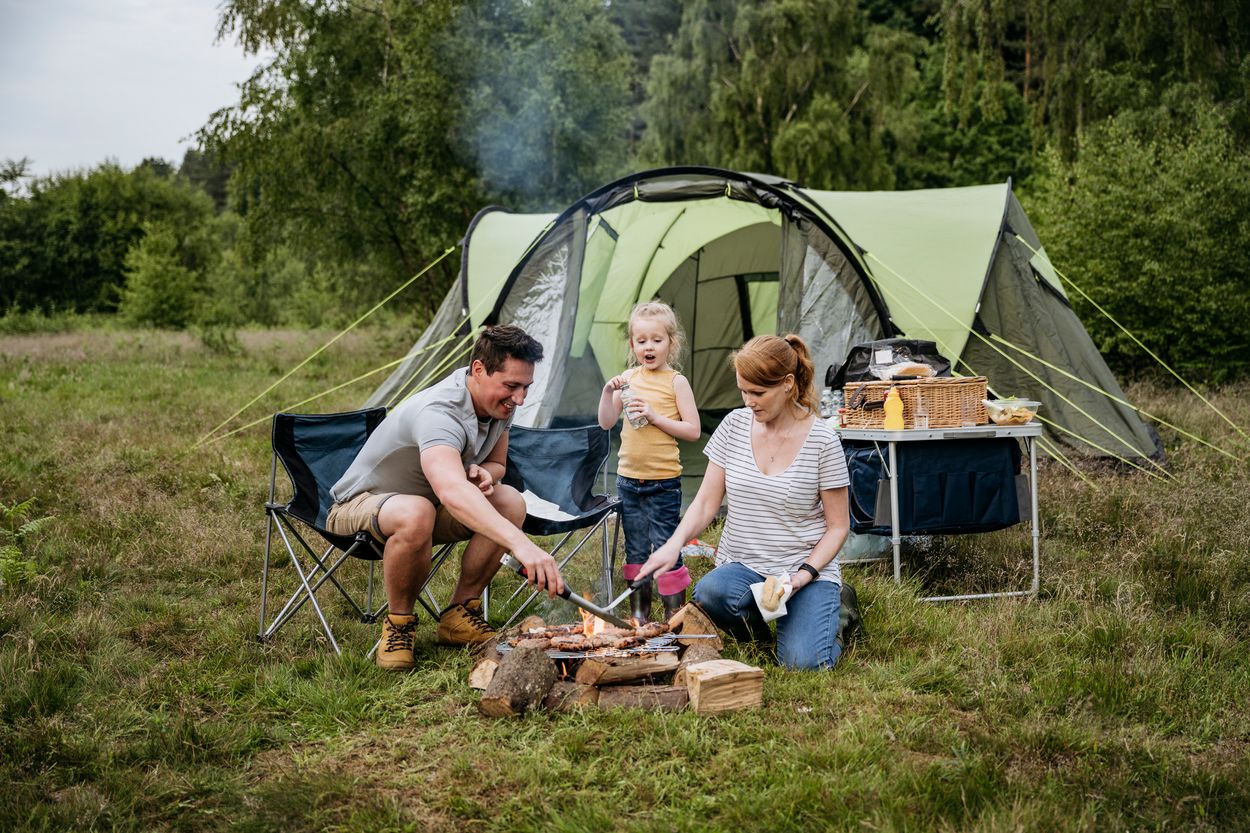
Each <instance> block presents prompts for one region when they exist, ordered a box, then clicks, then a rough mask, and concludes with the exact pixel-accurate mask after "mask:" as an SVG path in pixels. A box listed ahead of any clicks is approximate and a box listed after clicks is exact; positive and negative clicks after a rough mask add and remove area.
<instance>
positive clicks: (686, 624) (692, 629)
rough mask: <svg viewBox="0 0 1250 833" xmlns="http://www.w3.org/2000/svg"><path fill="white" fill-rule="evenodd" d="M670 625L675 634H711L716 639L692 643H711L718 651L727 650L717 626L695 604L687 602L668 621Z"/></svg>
mask: <svg viewBox="0 0 1250 833" xmlns="http://www.w3.org/2000/svg"><path fill="white" fill-rule="evenodd" d="M668 624H669V626H670V627H672V629H673V633H710V634H713V635H714V636H715V637H716V638H715V639H699V640H691V641H692V642H694V641H697V642H710V643H711V644H712V645H715V646H716V650H718V651H722V650H724V649H725V643H724V641H722V640H721V638H720V634H719V633H718V632H717V630H716V625H715V624H713V622H712V620H711V619H709V618H708V617H707V614H706V613H704V612H703V610H702V608H700V607H699V606H698V605H697V604H695V603H694V602H687V603H686V604H685V605H684V606H683V607H682V608H681V609H680V610H678V611H677V612H676V613H674V614H673V618H671V619H669V620H668Z"/></svg>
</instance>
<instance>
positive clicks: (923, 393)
mask: <svg viewBox="0 0 1250 833" xmlns="http://www.w3.org/2000/svg"><path fill="white" fill-rule="evenodd" d="M892 387H896V388H898V393H899V396H900V397H901V398H902V400H903V424H904V425H906V426H907V427H908V428H915V427H916V411H917V406H918V405H919V404H921V403H923V404H924V408H925V410H927V411H928V412H929V427H930V428H958V427H959V426H961V425H964V424H966V423H965V420H967V421H969V422H971V424H973V425H984V424H985V423H987V422H988V421H989V417H988V415H987V414H986V412H985V405H984V404H983V403H982V401H981V400H983V399H985V394H986V379H985V377H984V376H935V377H931V378H928V379H899V380H896V381H893V382H878V381H871V382H852V383H851V384H849V385H847V386H846V387H845V388H843V394H844V396H845V399H846V411H845V412H843V414H842V424H843V425H844V426H846V427H847V428H883V427H885V408H883V407H882V403H884V402H885V395H886V393H888V392H889V390H890V388H892Z"/></svg>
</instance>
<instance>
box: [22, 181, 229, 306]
mask: <svg viewBox="0 0 1250 833" xmlns="http://www.w3.org/2000/svg"><path fill="white" fill-rule="evenodd" d="M26 190H27V191H28V192H29V195H28V196H24V197H22V198H18V199H7V200H4V201H0V241H3V243H2V244H0V307H5V308H7V307H10V306H13V305H16V306H17V307H18V308H19V309H33V308H35V307H41V308H44V309H72V310H75V311H77V312H96V311H103V312H109V311H113V310H115V309H116V307H117V303H118V300H119V290H120V288H121V286H122V284H123V282H124V271H125V260H126V255H127V252H128V251H129V250H130V248H131V246H133V245H134V244H136V243H137V242H138V241H139V240H140V239H141V238H142V236H143V229H144V224H145V223H153V224H156V223H163V224H165V225H167V226H168V227H170V228H176V229H182V230H187V232H188V233H190V232H191V231H192V230H194V229H197V228H199V227H201V226H202V225H203V224H204V223H205V222H206V221H207V220H208V218H209V217H210V216H211V215H212V210H213V209H212V202H211V201H210V200H209V199H208V197H206V196H205V195H204V193H203V192H201V191H198V190H196V189H194V188H192V187H191V186H190V185H188V184H187V183H185V182H183V181H181V180H178V179H176V178H171V177H166V176H161V175H159V174H158V173H157V172H156V171H155V170H154V169H153V167H152V166H151V165H148V166H142V165H141V166H139V167H136V168H135V169H134V170H132V171H124V170H122V169H121V168H119V167H118V166H116V165H113V164H110V163H106V164H103V165H101V166H99V167H98V168H94V169H92V170H90V171H85V172H82V171H79V172H74V173H63V174H55V175H53V176H50V177H37V178H34V179H32V180H30V181H29V182H28V183H27V185H26Z"/></svg>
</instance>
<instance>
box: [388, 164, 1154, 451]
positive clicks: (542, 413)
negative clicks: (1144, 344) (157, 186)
mask: <svg viewBox="0 0 1250 833" xmlns="http://www.w3.org/2000/svg"><path fill="white" fill-rule="evenodd" d="M653 297H655V298H659V299H661V300H664V301H666V302H668V303H669V304H671V305H672V306H673V307H674V309H675V310H676V311H677V313H678V316H679V317H680V319H681V321H682V322H683V324H684V326H685V329H686V331H687V336H688V342H689V343H688V350H687V352H686V355H685V356H684V357H683V364H684V371H685V373H686V375H687V377H688V378H690V380H691V383H692V386H693V388H694V392H695V401H696V402H697V403H698V404H699V407H700V412H701V415H702V417H703V419H704V428H705V429H706V430H710V429H711V428H712V427H713V426H714V425H715V424H716V422H717V421H718V420H719V418H720V417H721V416H722V415H723V414H724V413H726V412H727V411H728V410H729V409H731V408H734V407H738V406H740V405H741V399H740V398H739V396H738V393H737V390H736V388H735V386H734V377H733V372H732V369H731V368H730V366H729V363H728V361H727V357H728V355H729V353H730V352H731V351H732V350H734V349H735V348H737V347H739V346H740V345H741V344H742V342H743V341H744V340H746V339H747V338H750V337H751V336H752V335H757V334H760V333H783V332H797V333H799V334H801V335H802V336H803V337H804V338H805V339H806V340H807V342H808V344H809V345H811V346H812V348H813V354H814V359H815V361H816V367H817V375H818V378H820V377H821V376H822V375H823V372H824V369H825V368H826V367H827V366H828V365H831V364H840V363H841V362H842V361H843V360H844V359H845V357H846V354H847V351H848V350H849V348H850V347H851V346H852V345H854V344H856V343H859V342H863V341H870V340H874V339H878V338H883V337H888V336H893V335H900V334H901V335H906V336H908V337H910V338H919V339H926V340H931V341H935V342H936V343H937V344H938V345H939V348H940V349H941V350H942V352H943V353H944V354H945V355H947V356H948V357H950V358H951V359H952V360H955V361H956V369H957V371H959V372H962V373H967V374H976V375H984V376H987V377H988V378H989V384H990V388H991V390H992V391H993V392H995V393H996V394H998V395H1001V396H1008V395H1016V396H1023V397H1027V398H1032V399H1037V400H1040V401H1041V402H1042V403H1043V405H1042V411H1041V414H1042V415H1043V416H1044V417H1045V418H1046V419H1047V436H1046V442H1045V447H1046V448H1048V449H1049V450H1050V451H1051V453H1053V454H1056V455H1061V454H1062V455H1071V454H1076V455H1083V456H1090V455H1097V456H1117V457H1122V458H1128V459H1134V458H1135V459H1141V458H1145V457H1157V455H1158V452H1157V445H1156V440H1155V435H1154V433H1153V431H1152V430H1151V429H1150V428H1149V427H1148V426H1147V425H1146V424H1145V423H1144V422H1143V421H1142V420H1141V418H1140V417H1139V416H1138V414H1137V413H1136V412H1135V411H1134V410H1133V409H1132V408H1131V407H1130V406H1128V405H1127V404H1126V403H1125V402H1124V399H1125V397H1124V394H1123V392H1122V391H1121V389H1120V387H1119V385H1118V384H1117V383H1116V380H1115V378H1114V377H1113V376H1112V374H1111V372H1110V371H1109V370H1108V368H1107V366H1106V364H1105V362H1104V361H1103V359H1102V357H1101V356H1100V355H1099V353H1098V351H1097V349H1096V348H1095V346H1094V344H1093V342H1092V341H1091V339H1090V338H1089V335H1088V334H1087V333H1086V331H1085V329H1084V327H1083V326H1082V325H1081V323H1080V321H1079V320H1078V319H1077V317H1076V315H1075V314H1074V313H1073V311H1072V308H1071V306H1070V305H1069V303H1068V300H1067V297H1066V295H1065V293H1064V290H1063V287H1062V285H1061V284H1060V281H1059V280H1058V278H1057V277H1056V275H1055V274H1054V272H1053V270H1052V269H1051V267H1050V265H1049V261H1048V260H1047V259H1046V257H1045V251H1044V249H1043V248H1042V246H1041V243H1040V241H1039V240H1038V238H1037V235H1036V234H1035V233H1034V231H1033V228H1032V226H1031V225H1030V224H1029V221H1028V218H1027V217H1026V216H1025V213H1024V210H1023V209H1022V208H1021V206H1020V203H1019V202H1018V201H1017V200H1016V198H1015V195H1014V194H1013V193H1012V191H1011V185H1010V183H1009V182H1008V183H1004V184H999V185H985V186H976V187H970V188H948V189H934V190H922V191H906V192H831V191H813V190H808V189H804V188H800V187H798V186H797V185H795V184H793V183H790V182H787V181H785V180H781V179H777V178H774V177H767V176H761V175H755V174H742V173H734V172H730V171H723V170H717V169H711V168H694V167H683V168H665V169H660V170H654V171H647V172H644V173H639V174H635V175H632V176H629V177H626V178H624V179H621V180H618V181H617V182H613V183H610V184H608V185H605V186H604V187H602V188H600V189H598V190H597V191H594V192H593V193H591V194H589V195H587V196H586V197H583V198H582V199H580V200H578V201H577V202H575V203H574V204H573V205H571V206H569V207H568V208H567V209H565V210H564V211H563V212H561V213H560V214H559V215H552V214H513V213H510V212H508V211H506V210H503V209H499V208H493V207H492V208H487V209H484V210H483V211H481V212H480V213H479V214H478V215H477V217H475V218H474V220H473V222H472V224H471V225H470V227H469V229H468V232H467V233H466V234H465V238H464V240H463V246H462V251H461V268H460V276H459V280H458V281H457V282H456V283H455V285H454V286H453V287H452V289H451V291H450V292H449V293H448V295H447V297H446V298H445V299H444V301H443V304H442V306H441V307H440V308H439V310H438V312H437V313H436V315H435V317H434V319H433V321H432V322H431V324H430V325H429V327H428V328H427V330H426V331H425V333H424V334H423V335H422V336H421V338H420V339H419V340H418V341H417V343H416V344H415V345H414V346H413V349H412V350H411V351H410V353H409V355H408V357H407V359H406V360H405V361H404V362H403V363H402V364H401V365H400V366H399V367H398V368H397V369H396V370H395V371H394V372H393V373H392V374H391V376H390V377H389V378H388V379H387V380H386V381H385V382H384V383H383V384H382V385H381V387H379V388H378V390H377V391H375V393H374V394H373V396H372V397H371V398H370V401H369V404H371V405H372V404H394V403H396V402H398V401H400V400H402V399H403V398H404V397H406V396H407V395H409V394H411V393H412V392H414V391H416V390H419V389H421V388H422V387H424V386H426V385H427V384H430V383H432V382H433V381H435V380H437V379H438V378H441V376H442V375H444V374H445V373H446V372H447V371H448V370H450V369H451V368H452V367H454V366H457V365H458V364H462V363H464V361H465V357H466V355H467V351H468V349H469V346H470V344H471V341H472V333H473V330H474V329H475V328H476V327H477V326H478V325H480V324H483V323H515V324H519V325H520V326H522V327H524V328H525V329H526V330H527V331H528V332H529V333H530V334H532V335H534V336H535V337H536V338H537V339H538V340H539V341H540V342H542V344H543V346H544V349H545V352H546V358H545V360H544V361H543V362H542V363H540V364H539V366H538V368H537V371H536V376H535V382H534V385H533V387H532V388H531V391H530V397H529V399H528V400H527V401H526V403H525V405H524V407H523V408H521V409H520V411H519V412H518V414H517V421H518V423H519V424H522V425H529V426H539V427H542V426H552V425H561V424H574V423H584V422H590V421H593V420H594V419H595V413H596V409H597V403H598V399H599V391H600V389H601V387H602V385H603V382H604V380H605V379H607V378H609V377H611V376H612V375H614V374H616V373H619V372H620V371H621V369H622V368H623V367H624V363H625V358H626V346H625V342H626V330H625V328H626V322H627V320H628V317H629V312H630V310H631V308H632V307H633V305H634V304H635V303H636V302H637V301H639V300H649V299H651V298H653ZM685 456H686V457H687V460H688V461H690V462H691V463H692V464H693V465H694V469H691V468H690V467H688V468H687V471H688V472H690V473H691V474H697V473H698V472H701V471H702V463H701V455H699V454H698V448H697V447H696V448H694V449H687V454H686V455H685Z"/></svg>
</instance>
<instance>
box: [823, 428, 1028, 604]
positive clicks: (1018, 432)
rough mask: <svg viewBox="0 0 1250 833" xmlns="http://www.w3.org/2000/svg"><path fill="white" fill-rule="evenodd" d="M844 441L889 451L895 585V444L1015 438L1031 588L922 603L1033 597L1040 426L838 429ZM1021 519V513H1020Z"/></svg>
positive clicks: (898, 575)
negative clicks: (1023, 452)
mask: <svg viewBox="0 0 1250 833" xmlns="http://www.w3.org/2000/svg"><path fill="white" fill-rule="evenodd" d="M836 430H837V432H838V435H839V436H840V437H841V438H842V439H844V440H859V441H868V442H872V443H873V444H875V445H876V446H877V448H878V450H879V449H880V447H881V444H882V443H885V444H886V446H887V447H888V462H887V464H886V465H887V470H886V478H887V479H888V480H889V483H890V544H891V545H892V546H893V548H894V581H895V582H901V581H902V558H901V555H900V544H901V536H900V535H899V498H898V478H897V477H895V476H894V475H895V472H897V471H898V448H897V446H898V444H899V443H913V442H926V443H932V442H942V441H944V440H992V439H1002V438H1016V439H1019V440H1022V441H1023V442H1024V445H1025V447H1026V448H1027V449H1028V452H1029V502H1030V504H1031V507H1030V509H1031V512H1030V522H1031V527H1032V529H1031V531H1032V535H1033V585H1032V587H1031V588H1030V589H1028V590H1009V591H1001V592H997V593H969V594H964V595H956V596H929V597H927V598H925V599H924V601H929V602H947V601H957V600H964V599H989V598H997V597H1002V596H1036V595H1037V591H1038V588H1039V586H1040V584H1041V557H1040V549H1039V541H1038V537H1039V535H1038V523H1037V437H1040V436H1041V434H1042V426H1041V424H1040V423H1037V422H1030V423H1028V424H1026V425H977V426H973V427H970V428H910V429H906V430H902V431H885V430H881V429H875V428H838V429H836ZM1021 515H1023V512H1021Z"/></svg>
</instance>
